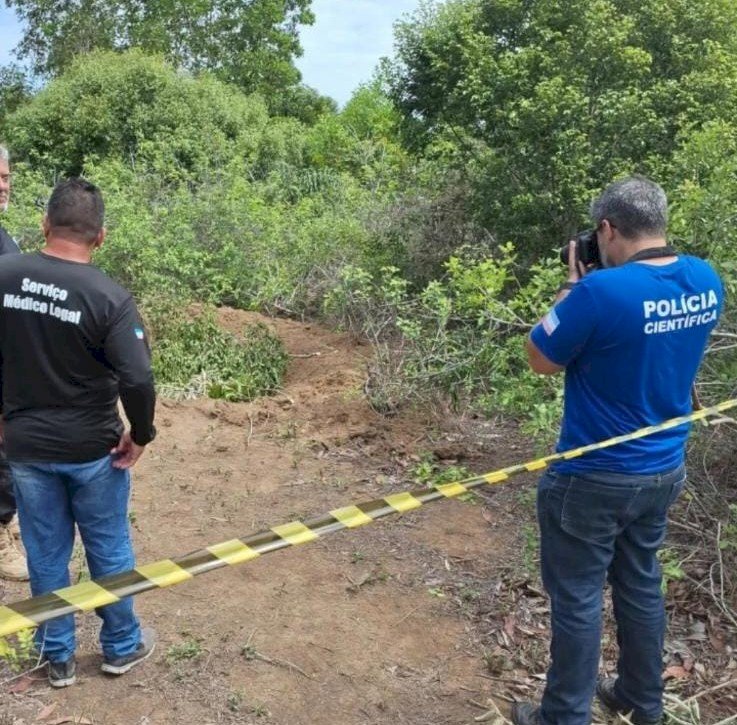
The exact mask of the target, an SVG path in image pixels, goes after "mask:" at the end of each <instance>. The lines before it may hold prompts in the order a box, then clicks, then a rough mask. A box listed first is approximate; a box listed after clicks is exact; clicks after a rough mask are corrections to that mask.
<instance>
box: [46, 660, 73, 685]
mask: <svg viewBox="0 0 737 725" xmlns="http://www.w3.org/2000/svg"><path fill="white" fill-rule="evenodd" d="M48 666H49V684H50V685H51V686H52V687H69V685H73V684H74V683H75V682H76V681H77V662H76V660H75V659H74V657H72V658H71V659H69V660H67V661H66V662H51V661H49V662H48Z"/></svg>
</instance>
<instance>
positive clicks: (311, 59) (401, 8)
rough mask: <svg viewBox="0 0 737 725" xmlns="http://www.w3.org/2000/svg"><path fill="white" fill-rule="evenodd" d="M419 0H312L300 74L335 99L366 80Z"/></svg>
mask: <svg viewBox="0 0 737 725" xmlns="http://www.w3.org/2000/svg"><path fill="white" fill-rule="evenodd" d="M419 5H420V0H312V10H313V12H314V13H315V17H316V20H315V24H314V25H312V26H311V27H306V28H302V29H301V33H300V39H301V42H302V47H303V48H304V55H303V56H302V57H301V58H298V59H297V61H296V64H297V67H298V68H299V70H300V71H301V72H302V80H303V82H304V83H306V84H307V85H308V86H312V87H313V88H315V89H317V90H318V91H319V92H320V93H322V94H323V95H326V96H330V97H332V98H334V99H335V100H336V101H338V103H340V104H341V105H342V104H344V103H345V102H346V101H347V100H348V99H349V98H350V97H351V94H352V92H353V91H354V90H355V89H356V87H357V86H358V85H359V84H361V83H365V82H366V81H369V80H371V77H372V74H373V71H374V69H375V68H376V65H377V63H378V62H379V59H380V58H381V57H382V56H391V55H392V53H393V39H394V36H393V25H394V22H395V21H396V20H398V19H399V18H401V17H402V16H404V15H406V14H408V13H412V12H413V11H414V10H416V9H417V7H418V6H419ZM20 33H21V31H20V23H19V22H18V20H17V18H16V17H15V13H14V11H13V10H9V9H8V8H6V7H5V6H4V3H3V4H2V7H0V65H3V64H5V63H9V62H11V61H12V60H13V57H12V55H11V53H12V50H13V48H14V47H15V46H16V45H17V43H18V41H19V40H20Z"/></svg>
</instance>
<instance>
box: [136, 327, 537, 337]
mask: <svg viewBox="0 0 737 725" xmlns="http://www.w3.org/2000/svg"><path fill="white" fill-rule="evenodd" d="M133 332H135V333H136V337H137V338H138V339H139V340H143V338H144V334H143V330H142V329H141V328H140V327H134V328H133ZM548 334H549V333H548Z"/></svg>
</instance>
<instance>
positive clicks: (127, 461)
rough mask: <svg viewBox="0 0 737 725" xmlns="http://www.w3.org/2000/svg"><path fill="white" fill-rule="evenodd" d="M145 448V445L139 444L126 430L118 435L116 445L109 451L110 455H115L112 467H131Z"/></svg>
mask: <svg viewBox="0 0 737 725" xmlns="http://www.w3.org/2000/svg"><path fill="white" fill-rule="evenodd" d="M145 450H146V446H139V445H138V443H135V442H134V441H133V439H132V438H131V434H130V433H129V432H127V431H126V432H125V433H123V435H122V436H120V440H119V441H118V445H117V446H115V448H113V449H112V450H111V451H110V455H112V456H115V460H114V461H113V468H132V467H133V466H135V465H136V461H137V460H138V459H139V458H140V457H141V455H142V454H143V452H144V451H145Z"/></svg>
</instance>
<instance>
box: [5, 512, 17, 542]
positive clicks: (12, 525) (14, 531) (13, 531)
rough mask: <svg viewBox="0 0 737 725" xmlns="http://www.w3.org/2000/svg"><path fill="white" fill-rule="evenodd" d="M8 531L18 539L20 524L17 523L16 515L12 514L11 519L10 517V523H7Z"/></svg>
mask: <svg viewBox="0 0 737 725" xmlns="http://www.w3.org/2000/svg"><path fill="white" fill-rule="evenodd" d="M8 531H10V535H11V536H12V537H13V538H14V539H15V540H16V541H20V526H19V525H18V516H17V515H15V516H13V518H12V519H10V523H9V524H8Z"/></svg>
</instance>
